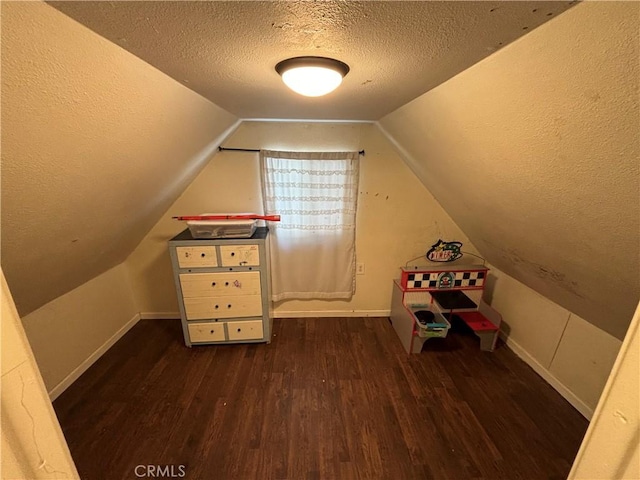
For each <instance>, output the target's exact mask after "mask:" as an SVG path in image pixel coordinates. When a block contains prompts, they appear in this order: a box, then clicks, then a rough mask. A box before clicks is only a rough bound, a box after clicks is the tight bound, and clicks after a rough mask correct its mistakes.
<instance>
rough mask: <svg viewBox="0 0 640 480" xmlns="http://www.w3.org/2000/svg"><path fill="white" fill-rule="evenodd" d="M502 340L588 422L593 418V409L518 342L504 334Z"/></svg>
mask: <svg viewBox="0 0 640 480" xmlns="http://www.w3.org/2000/svg"><path fill="white" fill-rule="evenodd" d="M500 338H501V339H502V340H503V341H504V342H505V343H506V344H507V347H509V348H510V349H511V351H513V353H515V354H516V355H517V356H518V357H520V358H521V359H522V360H523V361H524V362H525V363H526V364H527V365H529V366H530V367H531V368H533V370H534V371H535V372H536V373H537V374H538V375H540V376H541V377H542V378H543V379H544V380H545V381H546V382H547V383H548V384H549V385H551V386H552V387H553V388H554V389H555V390H556V391H557V392H558V393H559V394H560V395H562V396H563V397H564V399H565V400H566V401H567V402H569V403H570V404H571V405H573V407H574V408H575V409H576V410H578V411H579V412H580V413H581V414H582V415H583V416H584V417H585V418H586V419H587V420H591V417H593V408H591V407H589V406H588V405H587V404H586V403H584V402H583V401H582V400H580V399H579V398H578V397H577V396H576V394H575V393H573V392H572V391H571V390H570V389H569V388H568V387H567V386H565V385H564V384H563V383H562V382H561V381H560V380H558V379H557V378H556V377H555V376H554V375H553V374H552V373H551V372H550V371H549V370H547V369H546V368H545V367H544V366H543V365H542V364H541V363H540V362H538V361H537V360H536V359H535V358H533V357H532V356H531V355H530V354H529V352H527V351H526V350H525V349H524V348H522V347H521V346H520V345H519V344H518V342H516V341H515V340H513V339H511V338H509V337H507V336H506V335H505V333H504V332H500Z"/></svg>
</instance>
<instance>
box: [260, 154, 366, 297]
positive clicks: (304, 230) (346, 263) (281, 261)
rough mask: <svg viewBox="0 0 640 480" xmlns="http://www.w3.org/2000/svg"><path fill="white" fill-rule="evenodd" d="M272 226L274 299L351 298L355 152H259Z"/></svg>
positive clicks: (353, 275)
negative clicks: (275, 216) (277, 219)
mask: <svg viewBox="0 0 640 480" xmlns="http://www.w3.org/2000/svg"><path fill="white" fill-rule="evenodd" d="M260 163H261V170H262V189H263V192H262V193H263V195H262V198H263V202H264V211H265V214H279V215H280V216H281V221H280V222H274V223H272V224H271V225H270V229H271V232H272V235H271V241H270V249H271V251H270V254H271V277H272V299H273V300H274V301H278V300H285V299H293V298H298V299H308V298H320V299H338V298H342V299H347V298H351V296H352V295H353V293H354V292H355V260H356V256H355V227H356V207H357V200H358V174H359V155H358V153H357V152H331V153H305V152H275V151H270V150H263V151H261V152H260Z"/></svg>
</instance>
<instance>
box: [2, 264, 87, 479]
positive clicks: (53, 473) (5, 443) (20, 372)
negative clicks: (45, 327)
mask: <svg viewBox="0 0 640 480" xmlns="http://www.w3.org/2000/svg"><path fill="white" fill-rule="evenodd" d="M0 276H1V277H2V278H1V281H2V292H1V294H0V297H1V298H0V302H1V304H2V309H1V312H0V315H1V317H2V411H1V414H0V418H2V428H0V432H1V435H2V448H1V449H0V451H1V452H2V454H1V460H0V465H1V470H2V472H1V474H2V478H3V479H7V480H8V479H19V480H25V479H29V480H32V479H33V480H35V479H47V478H49V479H63V478H80V477H79V476H78V472H77V471H76V467H75V465H74V463H73V460H72V459H71V454H70V453H69V448H68V447H67V443H66V441H65V439H64V437H63V435H62V430H61V429H60V425H59V423H58V419H57V418H56V415H55V412H54V411H53V407H52V406H51V402H50V401H49V397H48V396H47V391H46V390H45V386H44V383H43V382H42V377H41V376H40V372H39V371H38V367H37V365H36V362H35V359H34V358H33V353H32V352H31V348H30V346H29V342H28V341H27V338H26V336H25V333H24V330H23V329H22V324H21V322H20V318H19V317H18V312H17V311H16V308H15V305H14V303H13V299H12V297H11V293H10V292H9V288H8V286H7V283H6V281H5V278H4V273H1V272H0Z"/></svg>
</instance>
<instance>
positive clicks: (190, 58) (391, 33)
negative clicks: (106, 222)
mask: <svg viewBox="0 0 640 480" xmlns="http://www.w3.org/2000/svg"><path fill="white" fill-rule="evenodd" d="M573 3H575V2H568V1H565V2H521V1H518V2H464V1H462V2H431V1H428V2H414V1H411V2H398V1H392V2H384V1H368V2H358V1H320V2H310V1H307V0H294V1H271V2H254V1H209V2H207V1H205V2H172V1H168V2H137V1H136V2H103V1H99V2H92V1H88V2H85V1H83V2H50V4H51V5H53V6H54V7H55V8H57V9H59V10H60V11H62V12H64V13H65V14H67V15H69V16H70V17H71V18H74V19H75V20H77V21H79V22H80V23H82V24H84V25H86V26H88V27H89V28H91V29H92V30H94V31H95V32H97V33H99V34H100V35H102V36H104V37H105V38H107V39H109V40H111V41H112V42H114V43H115V44H117V45H120V46H121V47H122V48H124V49H126V50H128V51H129V52H131V53H133V54H135V55H137V56H138V57H140V58H141V59H143V60H144V61H145V62H148V63H149V64H151V65H153V66H154V67H156V68H158V69H159V70H161V71H162V72H164V73H166V74H167V75H169V76H171V77H172V78H174V79H176V80H177V81H179V82H181V83H183V84H184V85H186V86H188V87H189V88H191V89H192V90H194V91H196V92H198V93H200V94H201V95H203V96H204V97H206V98H208V99H209V100H211V101H212V102H213V103H215V104H216V105H219V106H220V107H222V108H224V109H226V110H228V111H229V112H231V113H233V114H234V115H237V116H238V117H241V118H289V119H347V120H377V119H379V118H380V117H382V116H383V115H385V114H387V113H389V112H391V111H393V110H395V109H397V108H398V107H400V106H402V105H404V104H405V103H407V102H408V101H410V100H413V99H414V98H416V97H417V96H419V95H420V94H422V93H424V92H426V91H427V90H430V89H431V88H433V87H435V86H436V85H438V84H440V83H442V82H443V81H445V80H447V79H449V78H451V77H452V76H454V75H455V74H457V73H459V72H461V71H463V70H465V69H466V68H468V67H469V66H471V65H473V64H474V63H476V62H478V61H479V60H481V59H482V58H484V57H486V56H488V55H490V54H492V53H493V52H495V51H496V50H499V49H500V48H502V47H504V46H505V45H507V44H509V43H510V42H512V41H513V40H515V39H517V38H519V37H521V36H522V35H524V34H526V33H528V32H530V31H532V30H533V29H535V28H536V27H538V26H539V25H540V24H542V23H544V22H546V21H547V20H550V19H552V18H554V17H555V16H557V15H558V14H560V13H562V12H563V11H565V10H566V9H567V8H569V7H570V6H571V5H572V4H573ZM303 55H316V56H328V57H332V58H337V59H338V60H341V61H343V62H346V63H347V64H348V65H349V66H350V67H351V71H350V73H349V74H348V75H347V76H346V78H345V81H344V83H343V85H342V86H341V87H340V88H339V89H338V90H336V91H335V92H333V93H332V94H330V95H328V96H326V97H322V98H315V99H313V98H304V97H300V96H299V95H296V94H294V93H292V92H290V91H289V90H288V89H287V88H285V86H284V85H283V84H282V82H281V80H280V77H279V76H278V74H277V73H276V72H275V70H274V66H275V65H276V63H278V62H279V61H281V60H284V59H286V58H290V57H296V56H303Z"/></svg>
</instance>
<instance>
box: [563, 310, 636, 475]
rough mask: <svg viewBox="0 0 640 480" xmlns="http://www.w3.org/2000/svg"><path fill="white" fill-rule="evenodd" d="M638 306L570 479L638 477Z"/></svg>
mask: <svg viewBox="0 0 640 480" xmlns="http://www.w3.org/2000/svg"><path fill="white" fill-rule="evenodd" d="M639 323H640V304H639V305H638V308H637V309H636V313H635V315H634V317H633V320H632V322H631V326H630V327H629V333H628V334H627V336H626V337H625V339H624V343H623V344H622V348H621V349H620V354H619V356H618V358H617V359H616V362H615V365H614V367H613V371H612V372H611V377H610V378H609V380H608V381H607V385H606V387H605V390H604V393H603V394H602V398H601V400H600V402H599V403H598V408H597V410H596V413H595V415H594V418H593V421H592V422H591V424H590V425H589V429H588V430H587V433H586V435H585V437H584V441H583V442H582V446H581V447H580V451H579V452H578V455H577V456H576V460H575V463H574V464H573V468H572V469H571V472H570V473H569V477H568V478H569V479H584V480H592V479H594V478H603V479H604V478H612V479H629V480H636V479H638V478H640V339H639V337H638V324H639Z"/></svg>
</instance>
